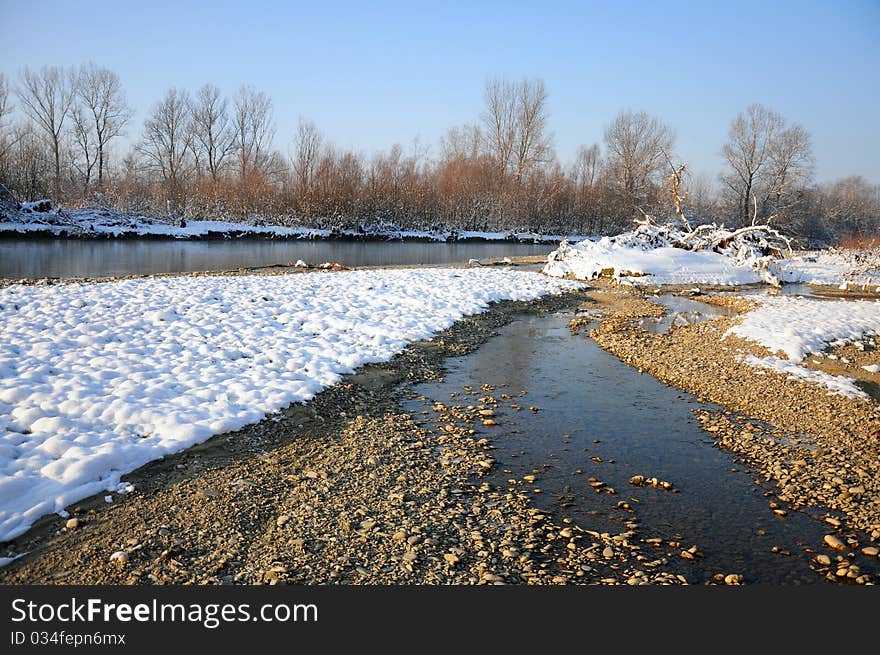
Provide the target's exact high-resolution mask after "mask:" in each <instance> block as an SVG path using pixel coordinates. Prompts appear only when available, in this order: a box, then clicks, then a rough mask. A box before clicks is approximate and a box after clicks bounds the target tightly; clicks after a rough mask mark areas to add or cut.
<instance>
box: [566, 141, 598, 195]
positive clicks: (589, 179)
mask: <svg viewBox="0 0 880 655" xmlns="http://www.w3.org/2000/svg"><path fill="white" fill-rule="evenodd" d="M601 167H602V153H601V151H600V149H599V144H598V143H594V144H593V145H591V146H581V147H580V148H578V151H577V155H576V157H575V160H574V166H573V167H572V171H571V176H572V178H573V180H574V183H575V187H576V188H577V189H578V191H579V192H581V193H584V192H586V193H589V192H590V191H591V190H592V189H593V187H594V186H595V185H596V182H597V181H598V179H599V173H600V170H601Z"/></svg>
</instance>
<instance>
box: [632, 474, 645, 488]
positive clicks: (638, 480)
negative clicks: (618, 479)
mask: <svg viewBox="0 0 880 655" xmlns="http://www.w3.org/2000/svg"><path fill="white" fill-rule="evenodd" d="M629 483H630V484H631V485H634V486H636V487H641V486H642V485H643V484H645V476H644V475H634V476H632V477H631V478H630V479H629Z"/></svg>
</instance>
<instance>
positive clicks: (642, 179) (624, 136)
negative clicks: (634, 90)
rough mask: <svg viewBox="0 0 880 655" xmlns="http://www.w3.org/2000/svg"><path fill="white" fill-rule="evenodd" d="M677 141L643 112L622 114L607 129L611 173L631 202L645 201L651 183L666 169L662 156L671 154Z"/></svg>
mask: <svg viewBox="0 0 880 655" xmlns="http://www.w3.org/2000/svg"><path fill="white" fill-rule="evenodd" d="M674 140H675V137H674V135H673V132H672V130H671V129H670V128H669V127H667V126H666V125H665V124H664V123H662V122H661V121H660V120H659V119H657V118H654V117H652V116H649V115H648V114H646V113H645V112H643V111H639V112H631V111H623V112H621V113H619V114H618V115H617V116H616V117H615V119H614V120H613V121H612V122H611V125H609V126H608V128H607V129H606V130H605V147H606V149H607V153H608V155H607V156H608V165H609V172H610V173H611V175H612V176H613V177H614V179H615V181H616V182H617V184H618V185H619V186H620V188H621V189H622V190H623V192H624V194H625V196H626V198H627V201H628V202H630V203H631V204H634V205H638V204H639V203H642V202H644V200H645V195H646V189H647V187H648V184H649V183H650V182H651V181H652V180H653V178H654V176H655V175H656V173H657V172H658V171H659V170H660V169H661V168H662V167H663V164H664V163H665V156H664V154H663V153H664V152H669V151H671V149H672V145H673V142H674Z"/></svg>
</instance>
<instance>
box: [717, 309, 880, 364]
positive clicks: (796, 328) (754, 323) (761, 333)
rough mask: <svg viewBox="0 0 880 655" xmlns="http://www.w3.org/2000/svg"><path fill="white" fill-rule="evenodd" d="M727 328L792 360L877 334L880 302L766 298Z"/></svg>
mask: <svg viewBox="0 0 880 655" xmlns="http://www.w3.org/2000/svg"><path fill="white" fill-rule="evenodd" d="M760 303H761V304H760V306H759V307H758V308H757V309H755V310H753V311H751V312H749V313H748V314H746V315H745V318H743V320H742V322H741V323H739V324H738V325H735V326H733V327H732V328H730V329H729V330H728V331H727V334H725V337H726V336H727V335H728V334H735V335H737V336H740V337H744V338H746V339H750V340H752V341H755V342H757V343H759V344H761V345H762V346H764V347H765V348H767V350H769V351H770V352H773V353H776V352H783V353H785V355H786V356H787V357H788V359H789V360H790V361H792V362H800V361H802V360H803V359H804V358H805V357H806V356H807V355H809V354H810V353H814V352H820V351H822V350H824V349H825V348H826V347H827V346H828V345H830V344H833V345H843V344H846V343H852V342H855V341H859V340H861V339H863V338H865V337H869V336H876V335H880V301H867V300H848V301H845V300H835V301H829V300H813V299H809V298H799V297H784V296H783V297H775V298H774V297H767V298H762V299H761V300H760Z"/></svg>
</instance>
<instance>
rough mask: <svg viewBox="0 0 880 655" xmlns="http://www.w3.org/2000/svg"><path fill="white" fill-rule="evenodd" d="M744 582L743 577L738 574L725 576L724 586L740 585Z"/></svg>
mask: <svg viewBox="0 0 880 655" xmlns="http://www.w3.org/2000/svg"><path fill="white" fill-rule="evenodd" d="M741 582H742V576H741V575H739V574H738V573H731V574H729V575H725V576H724V584H726V585H738V584H740V583H741Z"/></svg>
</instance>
